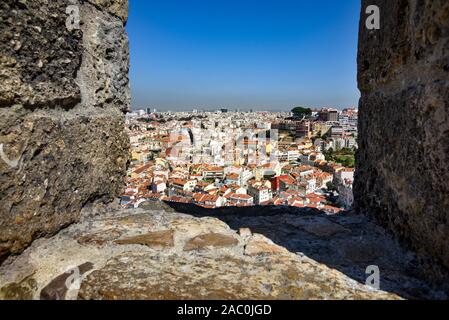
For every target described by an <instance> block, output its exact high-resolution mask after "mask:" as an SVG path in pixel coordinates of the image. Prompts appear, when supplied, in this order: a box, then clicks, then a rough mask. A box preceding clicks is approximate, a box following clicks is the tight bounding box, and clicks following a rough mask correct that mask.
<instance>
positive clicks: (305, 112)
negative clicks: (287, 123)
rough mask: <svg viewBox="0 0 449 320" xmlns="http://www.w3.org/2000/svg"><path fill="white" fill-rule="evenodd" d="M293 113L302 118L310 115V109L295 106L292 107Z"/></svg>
mask: <svg viewBox="0 0 449 320" xmlns="http://www.w3.org/2000/svg"><path fill="white" fill-rule="evenodd" d="M292 112H293V114H294V115H295V116H296V117H298V118H303V117H306V116H310V115H311V114H312V109H310V108H305V107H296V108H293V109H292Z"/></svg>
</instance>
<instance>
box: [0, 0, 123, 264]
mask: <svg viewBox="0 0 449 320" xmlns="http://www.w3.org/2000/svg"><path fill="white" fill-rule="evenodd" d="M127 6H128V2H127V0H90V1H77V0H57V1H55V0H27V1H25V0H2V1H1V3H0V26H1V27H0V28H1V30H0V110H1V117H0V156H1V157H0V172H1V175H0V261H1V259H2V257H4V256H6V255H8V254H11V253H19V252H21V251H22V250H23V249H24V248H25V247H26V246H28V245H29V244H30V243H31V242H32V241H33V239H35V238H37V237H40V236H45V235H49V234H53V233H55V232H57V231H58V230H60V229H61V228H62V227H64V226H67V225H69V224H70V223H72V222H74V221H76V220H78V218H79V217H80V212H81V210H82V208H83V207H85V206H86V205H89V204H92V203H98V202H101V203H107V202H110V201H111V200H112V199H114V198H115V197H116V196H117V195H118V194H119V192H120V191H121V188H122V186H123V176H124V175H125V173H126V164H127V161H128V148H129V141H128V138H127V136H126V134H125V133H124V132H123V125H124V116H123V115H124V112H126V111H127V110H128V108H129V104H130V92H129V83H128V69H129V52H128V50H129V49H128V38H127V35H126V33H125V29H124V25H125V23H126V19H127V9H128V7H127ZM77 16H78V17H79V24H78V23H77V22H78V20H77Z"/></svg>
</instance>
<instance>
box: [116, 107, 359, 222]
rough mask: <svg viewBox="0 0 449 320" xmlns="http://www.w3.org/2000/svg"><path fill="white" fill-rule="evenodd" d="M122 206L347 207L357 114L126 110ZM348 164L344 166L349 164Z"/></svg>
mask: <svg viewBox="0 0 449 320" xmlns="http://www.w3.org/2000/svg"><path fill="white" fill-rule="evenodd" d="M126 130H127V132H128V135H129V137H130V142H131V145H132V162H131V165H130V167H129V169H128V175H127V187H126V190H125V193H124V194H123V195H122V197H121V203H122V206H124V207H138V206H139V205H140V204H141V203H142V202H146V201H169V202H180V203H193V204H196V205H199V206H202V207H206V208H218V207H224V206H253V205H277V206H295V207H312V208H317V209H320V210H323V211H325V212H327V213H328V214H336V213H338V212H340V211H342V210H344V209H349V208H351V206H352V203H353V195H352V182H353V179H354V168H353V158H354V151H355V149H356V148H357V110H356V109H352V108H351V109H345V110H343V111H337V110H335V109H331V108H323V109H319V110H312V113H311V114H310V115H309V116H307V117H306V118H302V119H300V120H299V119H296V118H295V117H294V115H293V114H291V113H287V112H228V110H226V109H222V110H218V111H215V112H206V111H198V110H193V111H190V112H157V110H151V109H148V110H146V111H144V110H138V111H134V112H133V113H130V114H128V115H127V117H126ZM351 161H352V162H351Z"/></svg>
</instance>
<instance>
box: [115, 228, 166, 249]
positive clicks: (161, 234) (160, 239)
mask: <svg viewBox="0 0 449 320" xmlns="http://www.w3.org/2000/svg"><path fill="white" fill-rule="evenodd" d="M173 236H174V232H173V231H171V230H163V231H155V232H150V233H147V234H143V235H140V236H134V237H130V238H124V239H120V240H116V241H115V243H117V244H141V245H144V246H148V247H153V248H158V247H159V248H164V247H172V246H173V245H174V240H173Z"/></svg>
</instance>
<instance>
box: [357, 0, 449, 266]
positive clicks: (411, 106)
mask: <svg viewBox="0 0 449 320" xmlns="http://www.w3.org/2000/svg"><path fill="white" fill-rule="evenodd" d="M362 4H363V5H362V15H361V22H360V37H359V53H358V85H359V89H360V91H361V94H362V95H361V99H360V106H359V150H358V153H357V170H356V175H355V182H354V196H355V202H356V206H357V208H358V209H359V210H361V211H362V212H366V213H368V214H370V215H371V216H374V217H375V218H376V219H377V221H379V222H380V223H381V224H383V225H384V226H386V227H388V228H389V229H390V230H392V231H393V232H394V233H395V234H396V235H397V236H398V237H399V238H401V239H404V240H406V242H407V243H409V244H411V245H412V246H413V247H414V248H415V249H418V250H419V251H420V252H421V253H423V254H428V255H431V256H432V257H433V258H436V259H437V260H438V261H440V262H442V263H443V264H444V265H445V266H446V267H449V211H448V210H447V208H448V207H449V170H448V168H449V166H448V164H449V103H448V102H449V90H448V85H449V51H448V48H449V2H448V1H446V0H420V1H418V0H401V1H389V0H373V1H371V0H370V1H363V3H362ZM373 4H374V5H377V6H378V7H379V8H380V21H381V26H380V30H371V31H370V30H367V29H366V28H365V19H366V15H365V14H364V12H365V8H366V7H367V6H368V5H373Z"/></svg>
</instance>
